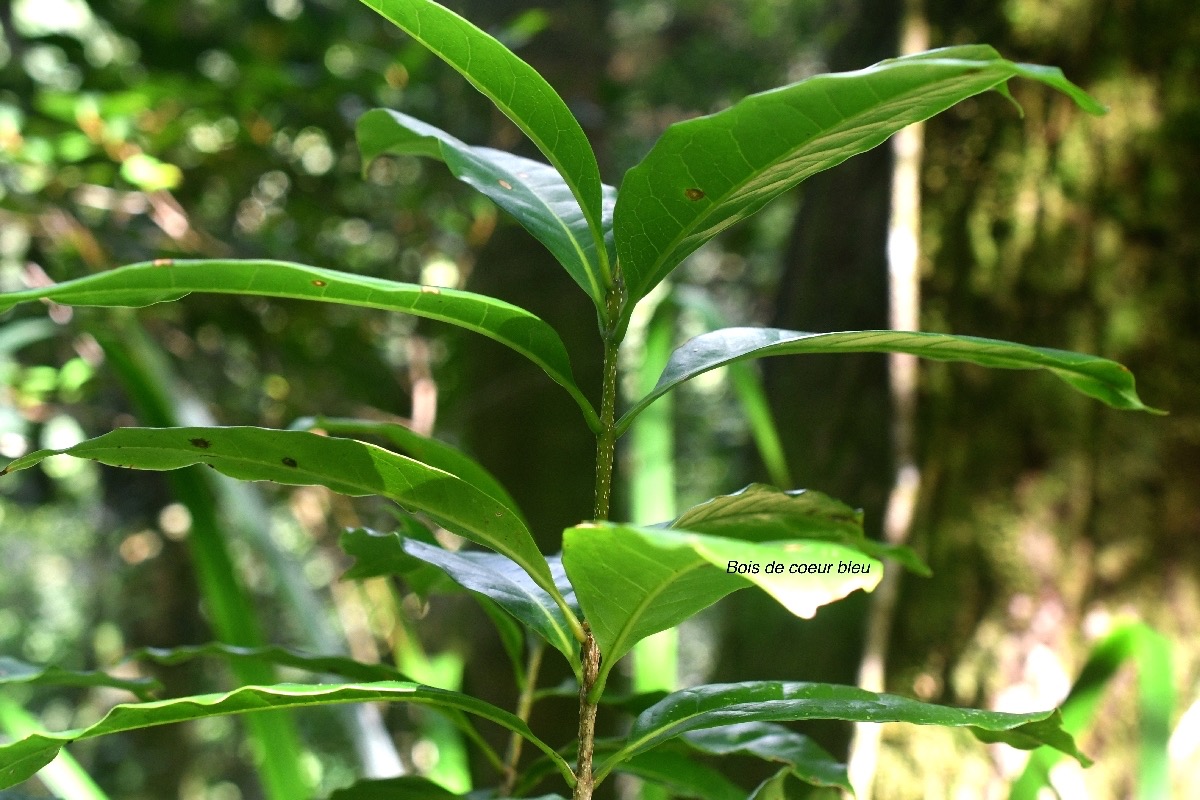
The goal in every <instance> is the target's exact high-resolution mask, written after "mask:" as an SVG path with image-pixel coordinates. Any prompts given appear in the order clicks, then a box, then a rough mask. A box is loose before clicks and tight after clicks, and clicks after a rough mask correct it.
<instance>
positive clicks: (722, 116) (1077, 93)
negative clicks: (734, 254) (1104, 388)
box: [614, 45, 1103, 319]
mask: <svg viewBox="0 0 1200 800" xmlns="http://www.w3.org/2000/svg"><path fill="white" fill-rule="evenodd" d="M1014 77H1025V78H1031V79H1033V80H1037V81H1041V82H1042V83H1045V84H1048V85H1050V86H1053V87H1054V88H1056V89H1058V90H1060V91H1064V92H1066V93H1067V94H1069V95H1070V96H1071V97H1072V98H1073V99H1074V100H1075V101H1076V102H1077V103H1079V104H1080V105H1081V106H1083V108H1084V109H1085V110H1087V111H1090V112H1092V113H1100V112H1102V111H1103V107H1101V106H1100V105H1099V104H1098V103H1096V102H1095V101H1094V100H1092V99H1091V98H1090V97H1088V96H1087V95H1086V94H1085V93H1084V92H1083V91H1082V90H1080V89H1079V88H1078V87H1075V86H1074V85H1073V84H1071V83H1070V82H1069V81H1067V80H1066V78H1064V77H1063V76H1062V73H1061V72H1060V71H1058V70H1056V69H1052V68H1049V67H1039V66H1033V65H1025V64H1015V63H1013V62H1011V61H1008V60H1006V59H1003V58H1001V57H1000V56H999V54H998V53H997V52H996V51H995V50H993V49H992V48H990V47H986V46H982V45H968V46H962V47H949V48H945V49H943V50H935V51H932V52H929V53H921V54H918V55H913V56H905V57H902V58H895V59H889V60H887V61H882V62H880V63H878V64H876V65H874V66H872V67H869V68H867V69H863V70H859V71H857V72H844V73H836V74H830V75H818V76H816V77H813V78H809V79H807V80H804V81H800V82H799V83H795V84H792V85H790V86H784V87H780V88H778V89H773V90H771V91H768V92H763V93H761V94H755V95H751V96H749V97H746V98H744V99H742V100H741V101H739V102H737V103H735V104H734V105H733V106H731V107H730V108H728V109H726V110H724V111H721V112H719V113H717V114H713V115H711V116H707V117H700V118H698V119H692V120H687V121H685V122H680V123H677V124H675V125H672V126H671V127H670V128H668V129H667V131H666V133H664V134H663V136H662V138H660V139H659V140H658V142H657V143H656V144H655V145H654V147H653V148H652V149H651V150H650V153H649V154H648V155H647V156H646V157H645V158H644V159H643V160H642V161H641V163H639V164H638V165H636V166H635V167H633V169H631V170H629V172H628V173H626V175H625V179H624V181H623V182H622V184H621V191H620V195H619V197H618V200H617V208H616V212H615V216H614V226H615V231H616V238H617V253H618V257H619V259H620V264H621V269H622V272H623V274H624V277H625V281H626V285H627V286H628V289H629V301H630V302H629V304H628V305H627V306H626V309H625V311H624V314H625V318H626V319H627V318H628V314H629V312H630V310H631V308H632V304H633V303H634V302H636V301H637V300H638V299H640V298H642V297H644V296H645V295H646V294H647V293H648V292H649V291H650V290H651V289H652V288H654V286H655V285H656V284H658V282H659V281H661V280H662V279H663V278H664V277H665V276H666V275H667V274H668V273H669V272H670V271H671V270H672V269H674V268H675V266H676V265H678V264H679V262H681V261H682V260H683V259H684V258H685V257H686V256H687V255H688V254H689V253H691V252H692V251H694V250H695V249H696V248H698V247H700V245H702V244H704V243H705V242H706V241H708V240H709V239H711V238H713V237H714V236H716V235H717V234H718V233H720V232H721V231H723V230H724V229H726V228H728V227H729V226H731V225H733V224H734V223H736V222H738V221H740V220H742V219H745V218H746V217H748V216H750V215H751V214H753V213H754V212H756V211H758V210H759V209H760V208H762V207H763V206H765V205H766V204H767V203H769V202H770V201H771V200H773V199H775V198H776V197H778V196H779V195H780V194H782V193H783V192H785V191H787V190H788V189H791V188H792V187H794V186H796V185H797V184H798V183H800V182H801V181H803V180H804V179H806V178H808V177H809V176H810V175H813V174H815V173H817V172H820V171H822V170H826V169H829V168H830V167H833V166H836V165H837V164H840V163H841V162H843V161H845V160H846V159H848V158H850V157H851V156H854V155H856V154H858V153H862V152H865V151H867V150H870V149H872V148H874V147H876V146H878V145H880V144H882V143H883V142H884V141H885V140H886V139H887V138H888V137H889V136H891V135H892V134H893V133H895V132H896V131H898V130H900V129H901V128H903V127H905V126H907V125H909V124H911V123H913V122H918V121H920V120H923V119H928V118H929V117H932V116H934V115H935V114H938V113H940V112H942V111H945V110H946V109H948V108H950V107H951V106H953V105H955V104H956V103H958V102H960V101H962V100H965V99H966V98H968V97H971V96H973V95H976V94H979V93H981V92H985V91H987V90H989V89H996V88H1001V89H1003V87H1004V86H1005V83H1006V82H1007V81H1008V80H1009V79H1010V78H1014Z"/></svg>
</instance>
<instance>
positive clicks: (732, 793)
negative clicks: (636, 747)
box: [618, 749, 746, 800]
mask: <svg viewBox="0 0 1200 800" xmlns="http://www.w3.org/2000/svg"><path fill="white" fill-rule="evenodd" d="M618 770H619V771H620V772H624V773H627V774H629V775H636V776H637V777H639V778H641V779H642V780H645V781H649V782H650V783H653V784H656V785H658V786H661V787H663V788H664V789H666V790H667V791H668V792H669V793H670V796H671V797H677V798H682V797H694V798H698V800H745V797H746V790H745V789H742V788H740V787H738V786H737V785H736V784H734V783H731V782H730V781H729V779H728V778H726V777H725V776H724V775H722V774H721V773H720V772H718V771H717V770H715V769H713V768H712V767H710V766H708V765H706V764H702V763H700V762H699V761H695V760H693V759H692V758H689V757H688V755H687V754H686V753H680V752H675V751H671V750H666V749H661V750H654V751H652V752H649V753H642V754H641V755H639V756H636V757H634V758H631V759H629V760H628V761H626V762H625V763H624V764H622V765H621V766H620V767H619V768H618Z"/></svg>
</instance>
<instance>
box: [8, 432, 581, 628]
mask: <svg viewBox="0 0 1200 800" xmlns="http://www.w3.org/2000/svg"><path fill="white" fill-rule="evenodd" d="M60 454H66V455H72V456H76V457H78V458H88V459H91V460H93V461H99V462H100V463H102V464H109V465H111V466H118V467H131V468H136V469H148V470H160V471H161V470H173V469H179V468H181V467H187V466H191V465H192V464H207V465H208V466H211V467H212V468H213V469H216V470H217V471H218V472H220V473H222V474H224V475H228V476H229V477H231V478H237V479H238V480H247V481H274V482H276V483H283V484H288V485H294V486H295V485H299V486H312V485H317V486H324V487H326V488H328V489H332V490H333V491H335V492H339V493H341V494H347V495H352V496H363V495H379V496H383V497H387V498H389V499H391V500H394V501H395V502H397V503H399V504H400V505H401V506H404V507H405V508H408V509H411V510H417V511H422V512H424V513H426V514H428V515H429V516H430V517H432V518H433V519H435V520H436V521H437V522H438V523H439V524H441V525H442V526H444V527H445V528H446V529H448V530H450V531H453V532H454V533H457V534H459V535H460V536H464V537H466V538H468V539H470V540H471V541H473V542H476V543H478V544H481V545H483V546H484V547H490V548H492V549H493V550H496V551H497V552H499V553H503V554H504V555H506V556H508V557H509V558H511V559H512V560H513V561H515V562H516V563H517V564H519V565H520V566H521V568H522V569H524V570H525V571H526V572H527V573H529V575H530V576H531V577H532V579H533V581H534V582H535V583H537V584H538V585H539V586H541V587H542V588H543V589H545V590H546V591H547V592H549V593H550V595H551V596H552V597H554V599H555V602H556V603H559V604H560V605H561V606H563V607H566V601H565V600H564V599H563V598H562V595H561V594H559V592H558V589H557V587H555V585H554V578H553V576H551V574H550V567H549V565H548V564H547V563H546V559H545V558H544V557H543V556H542V554H541V552H540V551H539V550H538V548H537V544H536V543H535V542H534V541H533V536H532V534H530V532H529V529H528V528H526V527H525V524H524V523H523V522H521V520H520V519H519V518H518V517H517V516H516V514H514V513H513V512H512V511H511V510H510V509H508V508H507V507H506V506H504V505H503V504H502V503H500V502H499V501H497V500H495V499H493V498H492V497H490V496H489V495H487V494H484V493H483V492H481V491H480V490H478V489H476V488H475V487H474V486H472V485H471V484H469V483H467V482H466V481H464V480H462V479H461V478H458V477H456V476H454V475H451V474H450V473H448V472H445V471H443V470H440V469H437V468H435V467H431V466H428V465H427V464H422V463H421V462H419V461H414V460H413V459H411V458H406V457H405V456H401V455H397V454H396V453H393V452H391V451H390V450H385V449H383V448H382V447H376V446H375V445H371V444H365V443H364V442H358V441H354V440H353V439H338V438H333V437H328V436H317V435H316V434H313V433H307V432H305V431H278V430H268V429H265V428H244V427H242V428H118V429H117V430H114V431H110V432H108V433H106V434H104V435H103V436H99V437H97V438H95V439H90V440H87V441H84V442H80V443H79V444H77V445H75V446H73V447H68V448H65V449H63V450H39V451H37V452H34V453H29V454H28V455H25V456H22V457H21V458H18V459H16V460H14V461H12V462H10V463H9V464H8V465H7V466H6V467H5V468H4V469H2V470H0V475H4V474H6V473H8V472H12V471H14V470H18V469H26V468H28V467H32V466H34V465H35V464H38V463H40V462H41V461H42V460H43V459H45V458H47V457H49V456H52V455H60Z"/></svg>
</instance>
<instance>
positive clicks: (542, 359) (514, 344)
mask: <svg viewBox="0 0 1200 800" xmlns="http://www.w3.org/2000/svg"><path fill="white" fill-rule="evenodd" d="M192 292H214V293H218V294H237V295H255V296H259V297H286V298H294V299H297V300H315V301H318V302H323V303H338V304H341V305H349V306H359V307H362V308H378V309H383V310H385V311H398V312H401V313H404V314H412V315H414V316H418V317H425V318H427V319H433V320H438V321H440V322H448V323H450V324H452V325H457V326H459V327H460V328H466V329H467V330H470V331H474V332H476V333H481V334H483V335H484V336H487V337H488V338H490V339H494V340H496V341H497V342H500V343H501V344H503V345H506V346H508V347H511V348H512V349H513V350H516V351H517V352H518V353H520V354H521V355H523V356H525V357H526V358H528V359H529V360H530V361H532V362H533V363H535V364H537V365H538V366H539V367H541V368H542V370H543V371H544V372H545V373H546V374H547V375H549V376H550V378H551V379H552V380H553V381H554V382H555V383H558V384H559V385H560V386H562V387H563V388H564V389H566V390H567V392H569V393H570V395H571V397H573V398H574V399H575V402H576V403H578V404H579V408H580V409H581V410H582V411H583V415H584V418H585V419H586V420H587V422H588V425H589V426H591V427H592V428H593V429H597V430H598V428H599V418H598V417H597V416H596V411H595V409H593V408H592V404H591V403H590V402H589V401H588V399H587V398H586V397H585V396H584V395H583V393H582V392H581V391H580V390H579V387H578V386H576V385H575V378H574V377H573V375H572V373H571V359H570V357H569V356H568V355H567V349H566V347H565V346H564V345H563V343H562V339H560V338H559V336H558V333H556V332H555V330H554V329H553V328H551V327H550V326H549V325H548V324H546V322H544V321H543V320H542V319H541V318H539V317H536V316H534V315H533V314H530V313H529V312H528V311H526V310H524V309H522V308H518V307H517V306H514V305H512V304H510V303H505V302H504V301H503V300H497V299H495V298H493V297H487V296H485V295H481V294H475V293H473V292H464V291H460V290H457V289H442V288H438V287H434V286H419V285H417V284H412V283H398V282H396V281H389V280H384V279H383V278H372V277H369V276H365V275H352V274H350V273H347V272H338V271H336V270H331V269H321V268H320V267H310V266H307V265H304V264H293V263H290V262H286V261H264V260H247V261H241V260H226V259H213V260H201V261H175V260H172V259H158V260H156V261H146V262H142V263H138V264H130V265H128V266H125V267H119V268H117V269H112V270H108V271H106V272H100V273H97V274H95V275H88V276H86V277H83V278H76V279H75V280H71V281H63V282H62V283H58V284H55V285H53V286H45V287H38V288H35V289H27V290H25V291H20V292H7V293H3V294H0V312H3V311H5V310H7V309H9V308H11V307H12V306H14V305H16V304H18V303H25V302H29V301H31V300H53V301H54V302H56V303H61V304H62V305H66V306H108V307H134V308H141V307H143V306H149V305H154V304H155V303H163V302H168V301H172V300H178V299H180V298H182V297H186V296H187V295H189V294H191V293H192Z"/></svg>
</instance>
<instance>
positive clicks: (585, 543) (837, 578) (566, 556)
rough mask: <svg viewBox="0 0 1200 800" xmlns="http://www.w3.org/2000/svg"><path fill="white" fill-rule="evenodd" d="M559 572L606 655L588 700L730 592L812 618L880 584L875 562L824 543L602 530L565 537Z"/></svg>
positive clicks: (574, 531) (581, 529) (593, 527)
mask: <svg viewBox="0 0 1200 800" xmlns="http://www.w3.org/2000/svg"><path fill="white" fill-rule="evenodd" d="M735 562H736V563H735ZM772 564H778V565H779V569H778V571H776V570H775V568H774V567H770V568H769V566H768V565H772ZM563 566H564V567H566V570H567V575H568V576H569V577H570V579H571V583H572V585H573V586H574V587H575V593H576V596H577V597H578V598H579V605H580V607H581V608H582V609H583V612H584V616H585V617H586V618H587V620H588V623H589V624H590V625H591V628H592V633H593V634H594V635H595V637H596V643H597V645H598V646H599V647H600V652H601V653H602V654H603V660H602V662H601V666H600V674H599V677H598V679H597V681H596V684H595V688H594V690H593V695H594V697H593V699H595V698H598V697H600V695H601V693H602V692H603V690H604V685H605V681H606V680H607V678H608V674H609V672H610V671H611V670H612V668H613V667H614V666H615V665H616V663H617V661H618V660H619V659H620V658H621V656H623V655H625V653H627V652H629V648H631V647H632V646H633V645H634V644H635V643H636V642H638V641H639V640H641V639H644V638H645V637H647V636H649V635H651V634H653V633H657V632H658V631H661V630H666V629H667V628H671V627H674V626H675V625H677V624H679V623H680V622H682V621H683V620H685V619H687V618H689V617H691V616H692V615H694V614H695V613H696V612H698V611H700V610H701V609H704V608H707V607H708V606H710V605H712V604H713V603H715V602H716V601H717V600H720V599H721V598H722V597H724V596H725V595H727V594H729V593H730V592H734V591H737V590H738V589H742V588H745V587H747V586H758V587H759V588H761V589H763V590H764V591H766V592H767V593H768V594H770V595H771V596H772V597H774V598H775V599H776V600H778V601H779V602H780V603H782V604H783V605H784V606H785V607H786V608H787V609H788V610H789V611H791V612H792V613H793V614H796V615H798V616H801V617H811V616H813V615H814V614H815V613H816V611H817V609H818V608H819V607H820V606H822V605H825V604H826V603H830V602H833V601H835V600H840V599H841V598H843V597H845V596H846V595H848V594H849V593H851V592H853V591H854V590H856V589H864V590H866V591H870V590H872V589H874V588H875V586H876V585H877V584H878V583H879V581H880V579H881V578H882V577H883V571H882V566H881V565H880V564H879V562H877V561H875V560H873V559H871V558H868V557H867V556H864V555H862V554H861V553H859V552H857V551H855V550H851V549H849V548H846V547H842V546H841V545H838V544H833V543H830V542H816V541H795V542H779V543H772V544H757V543H754V542H744V541H738V540H735V539H727V538H724V537H720V536H705V535H702V534H695V533H689V532H686V531H674V530H660V529H652V528H636V527H632V526H626V525H613V524H599V523H590V524H587V525H581V526H578V527H575V528H569V529H568V530H567V531H566V532H565V533H564V534H563Z"/></svg>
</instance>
